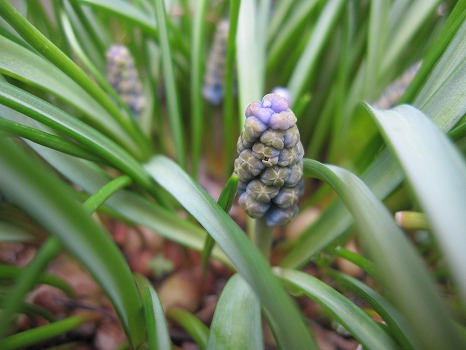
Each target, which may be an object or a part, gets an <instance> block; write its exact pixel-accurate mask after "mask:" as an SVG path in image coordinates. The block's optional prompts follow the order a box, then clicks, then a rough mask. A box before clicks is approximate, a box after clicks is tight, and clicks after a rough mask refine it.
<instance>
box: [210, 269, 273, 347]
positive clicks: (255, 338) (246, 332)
mask: <svg viewBox="0 0 466 350" xmlns="http://www.w3.org/2000/svg"><path fill="white" fill-rule="evenodd" d="M220 348H221V349H231V350H236V349H245V350H246V349H263V348H264V340H263V339H262V322H261V314H260V304H259V301H258V299H257V297H256V295H255V294H254V293H253V291H252V290H251V288H250V287H249V285H248V284H247V283H246V282H245V281H244V280H243V279H242V278H241V277H240V276H239V275H234V276H233V277H232V278H230V280H229V281H228V283H227V284H226V286H225V288H224V289H223V291H222V294H221V295H220V299H219V300H218V303H217V306H216V308H215V313H214V318H213V320H212V325H211V326H210V336H209V342H208V343H207V349H212V350H215V349H220Z"/></svg>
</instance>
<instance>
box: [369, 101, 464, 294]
mask: <svg viewBox="0 0 466 350" xmlns="http://www.w3.org/2000/svg"><path fill="white" fill-rule="evenodd" d="M366 108H367V110H368V112H369V113H370V114H371V116H372V117H373V118H374V120H375V121H376V123H377V124H378V126H379V128H380V130H381V131H382V134H383V136H384V138H385V139H386V141H387V143H388V145H389V146H390V147H391V148H392V150H393V152H394V153H395V155H396V157H397V158H398V161H399V163H400V165H401V167H402V168H403V171H404V173H405V175H406V180H407V181H408V183H409V184H410V185H411V187H412V189H413V191H414V193H415V195H416V198H417V200H418V201H419V204H420V206H421V208H422V209H423V211H424V213H425V214H426V218H427V220H428V222H429V224H430V227H431V228H432V231H433V233H434V234H435V236H436V238H437V241H438V242H439V244H440V245H441V246H442V248H443V252H444V256H445V259H446V260H447V261H448V262H449V265H450V266H451V268H452V269H453V275H454V277H455V278H456V282H457V283H458V286H459V287H460V289H461V291H462V295H463V300H465V301H466V269H465V268H464V267H465V266H466V254H464V248H465V247H466V235H465V234H464V232H465V231H464V230H465V227H466V216H465V215H464V214H465V213H466V162H465V161H464V159H463V158H462V156H461V154H460V153H459V152H458V151H457V150H456V149H455V146H454V145H453V144H452V143H451V141H450V140H449V139H448V138H447V136H445V135H444V134H443V133H442V132H441V131H440V130H439V129H438V128H437V127H436V126H435V125H434V124H433V123H432V121H431V120H430V119H429V118H427V117H426V116H425V115H424V114H423V113H422V112H421V111H419V110H418V109H416V108H414V107H411V106H408V105H401V106H399V107H396V108H394V109H392V110H384V111H382V110H376V109H373V108H371V107H370V106H366Z"/></svg>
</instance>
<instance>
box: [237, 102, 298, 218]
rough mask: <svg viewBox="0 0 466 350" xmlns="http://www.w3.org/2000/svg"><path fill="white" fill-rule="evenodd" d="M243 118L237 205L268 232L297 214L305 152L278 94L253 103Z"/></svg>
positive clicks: (287, 108)
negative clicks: (272, 227)
mask: <svg viewBox="0 0 466 350" xmlns="http://www.w3.org/2000/svg"><path fill="white" fill-rule="evenodd" d="M245 115H246V121H245V124H244V128H243V131H242V132H241V135H240V137H239V139H238V143H237V150H238V154H239V156H238V158H237V159H236V161H235V173H236V174H237V175H238V177H239V179H240V182H239V184H238V193H239V194H240V197H239V204H240V206H241V207H242V208H243V209H244V210H245V211H246V213H247V214H248V215H249V216H251V217H253V218H264V219H265V222H266V223H267V225H269V226H282V225H285V224H287V223H288V222H289V221H290V220H291V219H292V218H293V217H294V216H295V215H296V214H297V213H298V204H297V203H298V200H299V197H300V196H301V195H302V193H303V188H304V181H303V180H302V177H303V162H302V159H303V156H304V149H303V146H302V144H301V142H300V141H299V131H298V128H297V127H296V121H297V119H296V116H295V115H294V113H293V112H292V111H291V109H290V108H289V107H288V102H287V101H286V99H285V98H283V97H281V96H279V95H277V94H268V95H265V96H264V98H263V99H262V101H260V102H259V101H256V102H253V103H251V104H250V105H249V106H248V107H247V108H246V112H245Z"/></svg>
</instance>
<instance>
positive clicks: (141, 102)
mask: <svg viewBox="0 0 466 350" xmlns="http://www.w3.org/2000/svg"><path fill="white" fill-rule="evenodd" d="M107 81H108V82H109V83H110V85H112V87H113V88H114V89H115V91H116V92H117V93H118V94H119V95H120V97H121V99H122V100H123V102H124V103H126V105H127V106H128V108H129V109H130V110H131V112H133V114H134V115H135V116H136V117H137V116H138V115H139V114H140V113H141V112H142V111H143V109H144V108H145V106H146V98H145V96H144V92H143V90H142V85H141V81H140V79H139V75H138V72H137V70H136V68H135V66H134V59H133V57H132V56H131V53H130V52H129V50H128V48H127V47H126V46H124V45H120V44H115V45H112V46H111V47H110V49H108V51H107Z"/></svg>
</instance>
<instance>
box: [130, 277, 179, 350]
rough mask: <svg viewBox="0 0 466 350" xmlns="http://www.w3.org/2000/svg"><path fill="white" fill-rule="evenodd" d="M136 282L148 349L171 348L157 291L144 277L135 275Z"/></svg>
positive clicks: (161, 349) (168, 349)
mask: <svg viewBox="0 0 466 350" xmlns="http://www.w3.org/2000/svg"><path fill="white" fill-rule="evenodd" d="M136 282H137V284H138V287H139V292H140V294H141V298H142V300H143V303H144V317H145V320H146V329H147V343H148V347H149V350H171V349H172V344H171V341H170V335H169V333H168V328H167V322H166V320H165V314H164V311H163V308H162V304H161V303H160V299H159V297H158V295H157V293H156V292H155V290H154V288H153V287H152V285H151V284H150V282H149V281H148V280H147V279H146V278H145V277H143V276H140V275H139V276H137V277H136Z"/></svg>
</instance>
